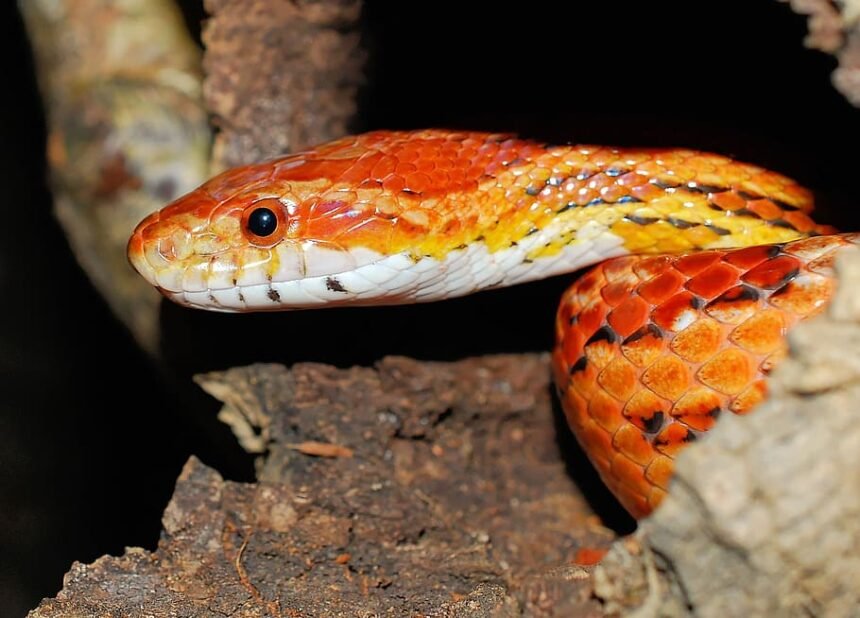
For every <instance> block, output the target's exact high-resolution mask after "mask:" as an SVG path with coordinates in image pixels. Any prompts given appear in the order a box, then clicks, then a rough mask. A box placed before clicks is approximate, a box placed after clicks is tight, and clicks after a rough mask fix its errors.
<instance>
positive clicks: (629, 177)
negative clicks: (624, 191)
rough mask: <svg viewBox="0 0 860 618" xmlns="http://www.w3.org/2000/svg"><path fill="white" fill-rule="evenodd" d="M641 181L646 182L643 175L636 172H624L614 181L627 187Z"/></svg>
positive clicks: (637, 184) (638, 183) (635, 185)
mask: <svg viewBox="0 0 860 618" xmlns="http://www.w3.org/2000/svg"><path fill="white" fill-rule="evenodd" d="M643 182H647V180H646V179H645V177H644V176H642V175H641V174H637V173H636V172H626V173H624V174H621V175H620V176H618V177H616V178H615V183H616V184H617V185H619V186H622V187H627V188H628V189H630V188H633V187H637V186H639V185H640V184H642V183H643Z"/></svg>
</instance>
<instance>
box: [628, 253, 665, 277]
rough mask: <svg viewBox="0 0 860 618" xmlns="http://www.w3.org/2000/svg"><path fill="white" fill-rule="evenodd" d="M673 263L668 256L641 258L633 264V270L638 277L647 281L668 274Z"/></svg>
mask: <svg viewBox="0 0 860 618" xmlns="http://www.w3.org/2000/svg"><path fill="white" fill-rule="evenodd" d="M671 262H672V258H671V257H670V256H668V255H658V256H654V257H651V256H644V257H643V256H640V257H638V258H637V259H636V261H635V262H633V265H632V268H633V272H634V273H636V276H637V277H639V278H640V279H642V280H643V281H646V280H648V279H652V278H654V277H656V276H658V275H660V274H662V273H663V272H666V270H667V266H668V265H669V264H671Z"/></svg>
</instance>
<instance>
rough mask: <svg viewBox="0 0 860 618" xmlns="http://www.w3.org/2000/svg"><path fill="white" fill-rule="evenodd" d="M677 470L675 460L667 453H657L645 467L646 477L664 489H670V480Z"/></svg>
mask: <svg viewBox="0 0 860 618" xmlns="http://www.w3.org/2000/svg"><path fill="white" fill-rule="evenodd" d="M674 472H675V461H674V460H673V459H672V458H671V457H667V456H666V455H657V456H656V457H654V459H652V460H651V463H649V464H648V467H647V468H645V478H646V479H648V480H649V481H650V482H651V483H653V484H654V485H656V486H657V487H660V488H662V489H669V481H670V480H671V479H672V474H674Z"/></svg>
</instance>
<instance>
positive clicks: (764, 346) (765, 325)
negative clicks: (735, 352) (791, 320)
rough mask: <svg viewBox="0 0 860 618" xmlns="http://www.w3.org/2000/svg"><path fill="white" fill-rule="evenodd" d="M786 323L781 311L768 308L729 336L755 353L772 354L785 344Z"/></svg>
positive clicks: (746, 321)
mask: <svg viewBox="0 0 860 618" xmlns="http://www.w3.org/2000/svg"><path fill="white" fill-rule="evenodd" d="M785 330H786V324H785V319H784V317H783V314H782V312H781V311H777V310H775V309H767V310H765V311H762V312H761V313H756V314H755V315H753V316H751V317H750V318H748V319H747V320H745V321H744V322H742V323H741V324H739V325H738V326H737V327H735V329H734V330H733V331H732V332H731V335H729V338H730V339H731V340H732V341H733V342H734V343H735V344H737V345H738V346H740V347H741V348H743V349H745V350H747V351H749V352H753V353H755V354H770V353H771V352H773V351H774V350H776V349H777V348H778V347H780V346H781V345H783V340H784V337H785Z"/></svg>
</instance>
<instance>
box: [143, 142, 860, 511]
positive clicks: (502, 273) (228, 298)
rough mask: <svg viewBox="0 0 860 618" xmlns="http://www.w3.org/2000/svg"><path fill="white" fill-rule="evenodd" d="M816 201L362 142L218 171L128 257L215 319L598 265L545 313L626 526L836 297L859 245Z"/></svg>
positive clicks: (561, 155) (457, 289)
mask: <svg viewBox="0 0 860 618" xmlns="http://www.w3.org/2000/svg"><path fill="white" fill-rule="evenodd" d="M811 209H812V199H811V196H810V194H809V193H808V192H807V191H806V190H805V189H803V188H802V187H800V186H799V185H797V184H796V183H795V182H794V181H792V180H790V179H788V178H786V177H784V176H781V175H779V174H777V173H774V172H771V171H768V170H764V169H762V168H759V167H756V166H754V165H750V164H746V163H740V162H736V161H733V160H731V159H728V158H726V157H723V156H719V155H714V154H708V153H702V152H695V151H690V150H626V149H614V148H605V147H594V146H546V145H543V144H539V143H535V142H530V141H525V140H519V139H516V138H513V137H511V136H508V135H494V134H484V133H468V132H452V131H441V130H426V131H415V132H385V131H379V132H374V133H368V134H364V135H360V136H357V137H348V138H344V139H341V140H338V141H335V142H331V143H329V144H325V145H322V146H319V147H317V148H315V149H313V150H310V151H307V152H302V153H298V154H294V155H290V156H286V157H282V158H279V159H276V160H273V161H269V162H265V163H260V164H255V165H249V166H245V167H241V168H237V169H233V170H229V171H227V172H224V173H223V174H221V175H219V176H217V177H215V178H213V179H212V180H210V181H209V182H207V183H206V184H204V185H203V186H201V187H200V188H198V189H197V190H195V191H193V192H192V193H190V194H188V195H186V196H184V197H182V198H180V199H179V200H177V201H175V202H174V203H172V204H170V205H168V206H167V207H165V208H164V209H163V210H161V211H160V212H158V213H155V214H153V215H151V216H150V217H148V218H147V219H145V220H144V221H143V222H141V223H140V225H139V226H138V227H137V229H136V230H135V232H134V235H133V236H132V238H131V240H130V242H129V258H130V260H131V262H132V264H133V265H134V267H135V268H136V269H137V270H138V271H139V272H140V273H141V274H142V275H143V276H144V277H145V278H146V279H147V280H148V281H150V282H151V283H152V284H153V285H155V286H157V287H158V288H159V289H160V290H161V291H162V292H163V293H164V294H165V295H166V296H168V297H169V298H171V299H172V300H174V301H176V302H179V303H181V304H184V305H189V306H195V307H201V308H206V309H211V310H216V311H270V310H283V309H293V308H302V307H316V306H330V305H347V304H364V305H368V304H393V303H412V302H422V301H431V300H439V299H444V298H449V297H453V296H460V295H464V294H469V293H472V292H476V291H479V290H482V289H487V288H493V287H500V286H506V285H511V284H515V283H520V282H524V281H529V280H534V279H538V278H542V277H547V276H551V275H555V274H559V273H563V272H569V271H573V270H577V269H579V268H582V267H584V266H588V265H593V264H595V263H600V264H599V265H598V266H597V267H596V268H594V269H593V270H591V271H590V272H589V273H588V274H587V275H586V276H584V277H583V278H581V279H580V280H579V281H577V282H576V283H574V284H573V286H572V287H571V288H569V289H568V290H567V292H565V294H564V297H563V299H562V301H561V304H560V307H559V309H558V312H557V317H556V346H555V350H554V354H553V366H554V372H555V380H556V385H557V387H558V391H559V395H560V398H561V400H562V404H563V407H564V410H565V413H566V416H567V419H568V421H569V424H570V426H571V428H572V429H573V431H574V433H575V434H576V436H577V438H578V440H579V441H580V443H581V444H582V446H583V447H584V449H585V451H586V452H587V453H588V456H589V457H590V459H591V461H592V462H593V463H594V465H595V466H596V467H597V469H598V471H599V472H600V474H601V476H602V477H603V479H604V481H605V482H606V483H607V484H608V486H609V487H610V489H612V491H613V492H614V493H615V495H616V496H617V497H618V498H619V500H620V501H621V503H622V504H623V505H624V506H625V507H626V508H627V509H628V510H629V511H630V512H631V513H632V514H633V515H634V516H637V517H641V516H643V515H646V514H647V513H649V512H650V511H651V510H652V509H653V508H654V507H655V506H656V505H657V504H658V503H659V501H660V500H661V498H662V497H663V495H664V494H665V492H666V490H667V484H668V480H669V478H670V476H671V473H672V468H673V458H674V456H675V454H676V453H677V452H678V450H679V449H680V448H682V447H683V446H684V445H685V444H686V443H688V442H690V441H692V440H694V439H695V438H696V437H697V436H700V435H701V434H702V433H703V432H705V431H707V430H708V429H709V428H710V427H711V426H712V425H713V423H714V421H715V419H716V417H717V416H718V415H719V414H720V413H722V412H725V411H731V412H733V413H739V414H742V413H745V412H747V411H749V410H750V409H751V408H752V407H753V406H754V405H755V404H756V403H757V402H759V401H760V400H761V399H762V398H763V397H764V396H765V386H764V382H763V378H764V376H765V375H766V374H767V372H768V371H769V370H770V369H771V368H772V366H773V365H774V363H776V362H777V361H778V360H779V358H780V357H781V356H782V355H783V354H784V352H785V343H784V339H783V337H784V333H785V331H786V329H787V328H789V327H790V326H791V325H792V324H794V323H795V322H796V321H798V320H800V319H803V318H805V317H808V316H810V315H813V314H815V313H817V312H818V311H820V310H821V308H822V307H823V306H824V304H825V303H826V302H827V300H828V299H829V297H830V296H831V294H832V289H833V279H832V272H831V263H832V259H833V254H834V252H835V250H836V249H837V248H839V247H841V246H844V245H848V244H852V243H857V242H860V240H858V237H856V236H854V235H826V234H827V233H828V232H829V230H827V229H826V228H823V227H821V226H818V225H816V224H815V223H814V222H813V221H812V220H811V219H810V218H809V214H808V213H809V212H810V211H811ZM735 247H742V248H738V249H733V248H735ZM665 254H670V255H665ZM619 256H625V257H619ZM613 257H614V258H616V259H614V260H610V261H604V260H606V259H607V258H613Z"/></svg>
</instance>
